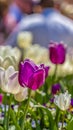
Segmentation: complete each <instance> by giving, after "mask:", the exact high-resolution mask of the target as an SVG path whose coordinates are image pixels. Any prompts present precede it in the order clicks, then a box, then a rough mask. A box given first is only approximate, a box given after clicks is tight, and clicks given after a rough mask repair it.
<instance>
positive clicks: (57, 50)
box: [49, 42, 66, 64]
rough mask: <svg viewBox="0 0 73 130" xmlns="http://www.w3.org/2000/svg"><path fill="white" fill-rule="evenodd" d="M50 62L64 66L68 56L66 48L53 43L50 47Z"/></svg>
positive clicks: (60, 44)
mask: <svg viewBox="0 0 73 130" xmlns="http://www.w3.org/2000/svg"><path fill="white" fill-rule="evenodd" d="M49 51H50V60H51V62H52V63H53V64H63V63H64V61H65V56H66V46H65V45H64V44H62V43H54V42H51V43H50V45H49Z"/></svg>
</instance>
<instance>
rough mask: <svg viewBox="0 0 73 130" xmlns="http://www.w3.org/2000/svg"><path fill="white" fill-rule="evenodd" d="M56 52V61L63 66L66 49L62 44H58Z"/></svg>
mask: <svg viewBox="0 0 73 130" xmlns="http://www.w3.org/2000/svg"><path fill="white" fill-rule="evenodd" d="M57 50H58V52H57V53H58V61H59V64H63V63H64V61H65V54H66V49H65V47H64V46H63V45H62V44H59V45H58V46H57Z"/></svg>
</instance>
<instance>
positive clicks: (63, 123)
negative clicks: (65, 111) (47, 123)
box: [61, 115, 64, 130]
mask: <svg viewBox="0 0 73 130" xmlns="http://www.w3.org/2000/svg"><path fill="white" fill-rule="evenodd" d="M63 124H64V115H63V116H62V127H61V130H63Z"/></svg>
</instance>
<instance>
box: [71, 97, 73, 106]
mask: <svg viewBox="0 0 73 130" xmlns="http://www.w3.org/2000/svg"><path fill="white" fill-rule="evenodd" d="M71 106H72V107H73V98H72V99H71Z"/></svg>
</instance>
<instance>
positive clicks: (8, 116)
mask: <svg viewBox="0 0 73 130" xmlns="http://www.w3.org/2000/svg"><path fill="white" fill-rule="evenodd" d="M10 108H11V95H10V97H9V106H8V115H7V124H6V126H7V128H6V130H8V129H9V118H10Z"/></svg>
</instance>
